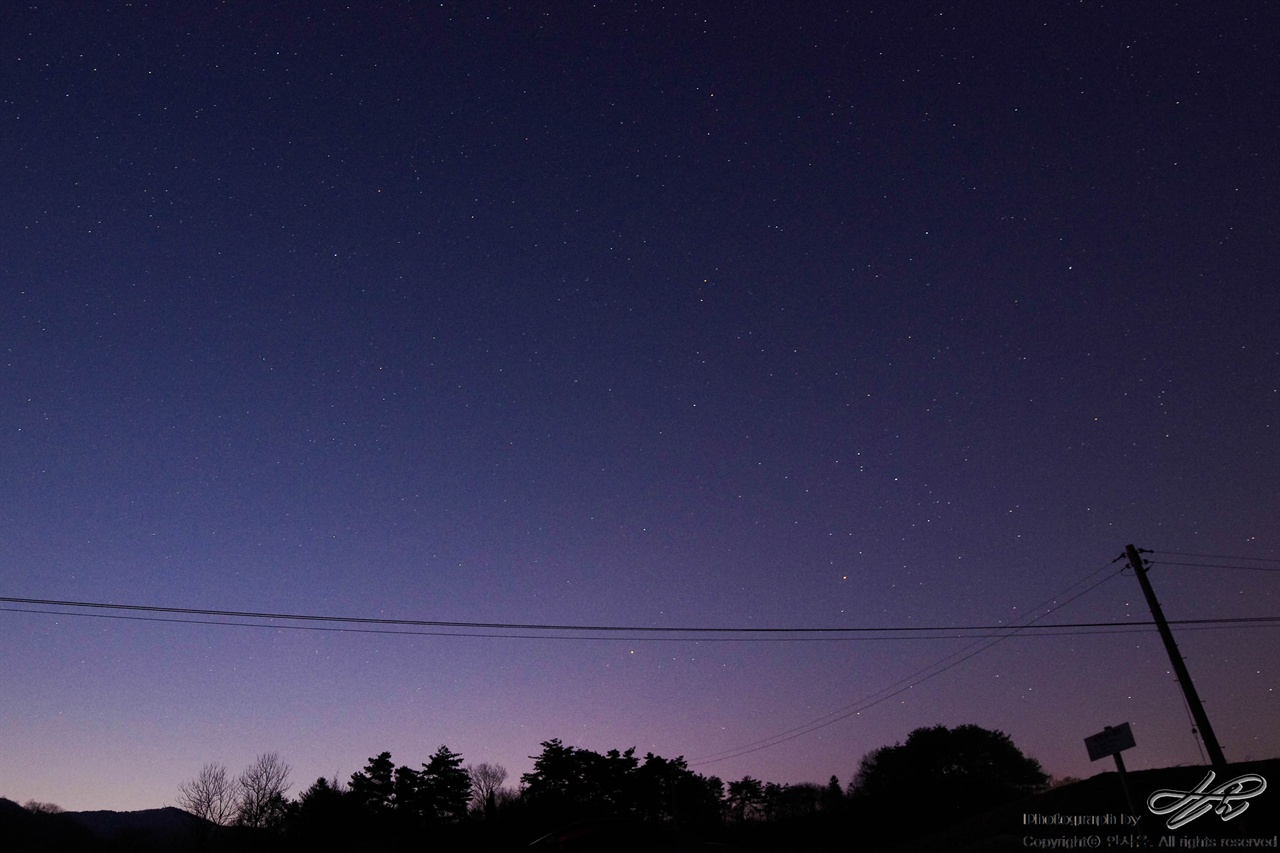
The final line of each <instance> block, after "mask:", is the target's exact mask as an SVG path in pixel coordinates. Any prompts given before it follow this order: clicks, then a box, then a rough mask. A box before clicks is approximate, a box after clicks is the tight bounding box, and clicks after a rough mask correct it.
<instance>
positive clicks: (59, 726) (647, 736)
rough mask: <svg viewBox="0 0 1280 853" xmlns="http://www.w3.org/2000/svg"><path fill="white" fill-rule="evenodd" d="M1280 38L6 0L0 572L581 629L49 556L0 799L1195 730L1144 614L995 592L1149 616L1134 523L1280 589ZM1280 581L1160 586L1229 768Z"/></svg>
mask: <svg viewBox="0 0 1280 853" xmlns="http://www.w3.org/2000/svg"><path fill="white" fill-rule="evenodd" d="M1277 56H1280V6H1277V5H1275V4H1272V3H1265V2H1257V3H1245V2H1221V3H1200V4H1197V3H1192V4H1186V3H1173V2H1162V3H1134V2H1118V3H1098V2H1088V3H1066V2H1061V3H1024V2H989V3H934V2H920V3H912V4H906V3H891V4H883V5H878V4H877V5H860V4H858V5H847V4H838V3H816V2H815V3H802V2H795V3H699V2H687V3H686V2H681V3H676V4H670V5H665V6H664V5H661V4H658V3H600V4H594V5H591V4H586V3H576V4H571V3H555V4H542V3H515V4H506V3H462V2H458V3H452V2H450V3H444V4H426V3H408V2H388V3H379V4H374V3H361V2H356V3H351V4H333V3H301V2H299V3H291V4H263V3H255V2H232V3H212V2H210V3H167V2H164V3H161V2H136V3H124V2H102V3H96V2H95V3H90V2H61V3H44V2H32V3H24V4H18V3H11V4H7V5H6V7H5V8H4V10H3V11H0V73H2V76H0V401H2V402H0V433H2V439H3V440H2V441H0V596H3V597H6V598H8V599H44V600H56V601H77V602H88V603H110V604H131V605H145V606H154V607H170V608H188V609H205V610H228V611H249V612H263V613H276V614H298V615H326V616H350V617H363V618H369V619H388V620H419V621H430V622H457V623H485V624H490V623H491V624H497V625H525V626H543V625H558V626H592V630H574V631H565V630H560V631H547V630H543V629H541V628H538V627H525V628H491V627H465V626H464V627H445V626H406V625H395V624H374V623H319V622H297V621H287V620H282V619H275V620H261V619H254V618H250V617H236V618H230V617H213V616H207V615H199V614H185V615H184V614H174V613H158V612H154V611H119V610H104V609H100V608H85V607H74V608H70V607H61V606H54V605H37V604H31V603H20V602H14V601H12V600H10V601H7V602H4V603H2V604H0V606H2V607H3V608H4V609H3V610H0V649H2V650H3V651H0V684H2V685H3V688H2V693H3V700H2V701H0V753H3V761H2V762H0V796H5V797H9V798H10V799H14V800H17V801H19V802H24V801H26V800H29V799H37V800H43V801H51V802H55V803H58V804H60V805H62V806H63V807H65V808H68V809H141V808H154V807H159V806H162V805H166V804H171V803H173V802H174V800H175V799H176V797H177V794H178V785H179V784H180V783H182V782H183V781H185V780H187V779H190V778H192V777H193V776H195V774H196V773H197V772H198V771H199V769H200V767H201V766H202V765H203V764H205V763H207V762H221V763H224V764H226V765H227V766H228V767H229V768H230V769H231V770H232V771H233V772H238V771H239V770H240V769H241V768H243V767H244V766H245V765H247V764H248V763H249V762H250V761H251V760H252V759H253V758H254V757H255V756H256V755H258V754H260V753H263V752H268V751H276V752H278V753H279V754H280V755H281V757H282V758H283V759H284V760H286V761H287V762H289V763H290V764H291V765H292V766H293V768H294V775H293V780H294V793H297V792H298V791H300V790H301V789H303V788H305V787H306V786H307V785H308V784H310V782H311V781H313V780H314V779H315V778H316V777H318V776H321V775H323V776H333V775H334V774H335V773H336V774H337V775H338V776H339V777H340V778H343V779H345V778H347V777H348V776H349V775H350V774H351V773H352V772H353V771H355V770H358V769H360V768H361V767H362V766H363V765H364V764H365V762H366V761H367V759H368V758H369V757H370V756H372V755H376V754H377V753H379V752H381V751H384V750H389V751H390V752H391V753H392V757H393V759H394V760H395V761H396V762H397V763H399V764H409V765H411V766H417V765H418V764H420V763H422V762H424V761H426V760H427V758H428V757H429V756H430V754H431V753H432V752H434V751H435V749H436V748H437V747H438V746H440V745H441V744H446V745H448V746H449V747H450V748H451V749H453V750H454V751H456V752H459V753H461V754H462V756H463V759H464V761H465V762H467V763H480V762H496V763H500V764H502V765H504V766H505V767H506V768H507V769H508V770H509V771H510V774H511V776H510V778H509V780H508V782H509V783H514V782H515V781H516V780H517V779H518V776H519V775H520V774H521V773H523V772H527V771H528V770H530V769H531V767H532V761H531V760H530V759H529V756H531V755H535V754H537V753H538V752H539V751H540V747H539V744H540V742H542V741H545V740H548V739H550V738H560V739H561V740H563V741H564V742H565V743H567V744H571V745H574V746H579V747H583V748H588V749H594V750H598V751H604V750H608V749H613V748H618V749H625V748H627V747H629V746H636V747H637V750H638V752H639V753H640V754H641V755H643V754H644V753H645V752H648V751H653V752H655V753H657V754H659V755H662V756H665V757H675V756H677V755H683V756H684V757H685V758H687V759H688V760H689V761H690V763H691V765H692V766H693V769H695V770H697V771H698V772H701V773H704V774H708V775H710V774H714V775H717V776H720V777H722V778H724V779H725V780H732V779H739V778H741V777H742V776H744V775H747V774H750V775H752V776H754V777H756V778H758V779H764V780H766V781H773V782H780V783H793V782H805V781H813V782H818V783H825V782H826V780H827V779H828V778H829V777H830V776H831V775H833V774H834V775H837V776H838V777H839V778H840V781H841V782H842V783H847V782H848V781H849V779H850V777H851V776H852V774H853V773H854V771H855V770H856V769H857V764H858V761H859V759H860V758H861V757H862V756H863V755H864V754H865V753H866V752H868V751H870V750H872V749H875V748H877V747H879V746H883V745H885V744H890V743H893V742H895V741H900V740H903V739H905V737H906V735H907V734H908V733H909V732H910V731H911V730H912V729H913V728H916V727H919V726H925V725H934V724H938V723H942V724H946V725H949V726H953V725H959V724H964V723H976V724H978V725H981V726H984V727H987V728H994V729H999V730H1001V731H1004V732H1005V733H1007V734H1009V735H1010V736H1011V737H1012V738H1013V740H1014V742H1015V743H1016V744H1017V745H1018V746H1020V747H1021V748H1022V749H1024V750H1025V751H1026V752H1028V753H1029V754H1030V755H1032V756H1033V757H1035V758H1037V759H1039V760H1040V761H1041V762H1042V764H1043V765H1044V767H1045V770H1046V771H1047V772H1049V773H1051V774H1054V775H1056V776H1065V775H1073V776H1089V775H1092V774H1094V773H1097V772H1101V771H1104V770H1110V769H1113V766H1112V765H1111V763H1110V762H1109V761H1100V762H1098V763H1096V764H1093V763H1090V761H1089V759H1088V755H1087V753H1086V751H1085V748H1084V744H1083V739H1084V738H1085V737H1086V736H1088V735H1091V734H1093V733H1095V732H1097V731H1099V730H1101V729H1102V727H1103V726H1105V725H1114V724H1117V723H1121V722H1125V721H1129V722H1130V723H1131V725H1132V728H1133V732H1134V736H1135V739H1136V741H1137V746H1136V747H1135V748H1134V749H1132V750H1130V751H1129V752H1127V753H1126V754H1125V759H1126V762H1127V764H1128V766H1129V768H1130V769H1142V768H1146V767H1157V766H1166V765H1170V764H1179V763H1198V762H1200V761H1201V760H1202V759H1201V752H1200V747H1199V746H1198V742H1197V740H1196V738H1195V736H1194V735H1193V734H1192V731H1191V722H1190V720H1189V717H1188V714H1187V711H1186V708H1185V707H1184V705H1183V700H1182V697H1181V693H1180V691H1179V689H1178V686H1177V683H1176V681H1175V680H1174V677H1173V675H1172V674H1171V667H1170V664H1169V659H1168V656H1167V655H1166V653H1165V650H1164V648H1163V646H1162V645H1161V643H1160V640H1159V637H1158V635H1157V634H1156V633H1155V632H1154V630H1152V629H1151V628H1150V627H1148V626H1137V627H1136V628H1133V627H1131V628H1127V629H1122V628H1099V627H1092V628H1084V629H1081V628H1074V629H1071V628H1060V629H1054V630H1052V631H1025V632H1023V633H1021V634H1017V635H1012V636H1010V635H1009V634H1008V633H1007V632H1004V633H1001V632H999V631H993V630H990V628H991V626H1001V625H1015V624H1016V625H1021V624H1025V623H1027V622H1028V621H1029V620H1031V619H1035V618H1037V617H1040V624H1078V623H1090V624H1094V623H1105V624H1109V623H1143V622H1147V621H1148V620H1149V619H1150V613H1149V611H1148V610H1147V607H1146V604H1145V602H1144V600H1143V598H1142V594H1141V591H1140V589H1139V586H1138V582H1137V580H1136V579H1135V578H1134V576H1133V574H1132V572H1131V571H1123V572H1122V571H1121V570H1122V568H1123V567H1124V562H1123V561H1121V562H1118V563H1113V562H1112V561H1113V560H1114V559H1115V558H1116V557H1117V556H1119V555H1120V554H1121V553H1122V552H1123V550H1124V547H1125V545H1126V544H1128V543H1134V544H1135V545H1137V546H1139V547H1141V548H1146V549H1151V550H1152V551H1153V553H1152V554H1149V555H1147V556H1148V558H1149V559H1151V560H1152V562H1153V564H1154V565H1153V567H1152V569H1151V578H1152V581H1153V583H1154V585H1155V587H1156V590H1157V592H1158V593H1159V595H1160V598H1161V601H1162V603H1163V604H1164V609H1165V612H1166V614H1167V615H1168V616H1169V618H1170V619H1174V620H1188V619H1205V620H1224V619H1239V618H1244V617H1280V571H1277V570H1280V527H1278V521H1280V332H1278V321H1280V287H1278V286H1277V285H1278V283H1280V192H1278V190H1280V110H1278V109H1277V104H1280V65H1278V64H1277V59H1276V57H1277ZM1192 555H1194V556H1192ZM1179 563H1183V564H1185V563H1196V564H1197V565H1179ZM1054 608H1057V609H1054ZM21 611H38V612H21ZM1050 611H1052V612H1050ZM77 614H78V615H77ZM123 617H128V618H123ZM162 619H168V620H186V621H157V620H162ZM199 621H206V622H208V621H221V622H240V623H245V624H244V625H243V626H234V625H207V624H191V623H192V622H199ZM1277 624H1280V622H1277V621H1274V620H1273V621H1271V622H1269V623H1261V624H1252V625H1241V624H1239V623H1236V624H1224V623H1222V622H1211V623H1202V624H1199V625H1183V626H1179V627H1176V628H1175V631H1176V634H1177V637H1178V641H1179V643H1180V645H1181V649H1182V652H1183V654H1184V656H1185V657H1186V659H1187V663H1188V667H1189V669H1190V671H1191V674H1192V676H1193V677H1194V678H1195V680H1196V684H1197V687H1198V688H1199V690H1200V694H1201V696H1202V697H1203V698H1204V700H1205V706H1206V709H1207V711H1208V714H1209V717H1210V719H1211V720H1212V721H1213V724H1214V727H1215V729H1216V732H1217V736H1218V739H1219V741H1221V743H1222V745H1223V748H1224V750H1225V752H1226V754H1227V757H1228V759H1231V760H1244V759H1248V758H1268V757H1275V756H1277V755H1280V693H1278V692H1277V691H1278V690H1280V643H1278V642H1277V639H1278V638H1277V632H1276V627H1277ZM965 626H987V630H982V631H977V632H962V631H957V630H949V631H947V630H937V631H909V630H904V629H913V628H914V629H920V628H938V629H943V628H951V629H954V628H959V627H965ZM319 628H324V629H326V630H313V629H319ZM613 628H626V629H630V630H624V631H614V630H608V629H613ZM649 628H670V629H675V628H686V629H687V628H718V629H746V628H755V629H759V628H788V629H820V628H821V629H830V628H888V629H895V630H894V631H892V632H888V633H884V634H875V633H847V634H831V633H827V634H819V633H809V632H796V633H789V634H761V633H746V632H737V633H730V632H724V633H702V634H697V633H691V632H677V631H670V632H647V631H642V630H640V629H649ZM343 629H346V630H343ZM353 629H358V630H353ZM375 631H408V632H416V633H411V634H410V635H408V636H393V635H390V634H388V633H375ZM450 634H453V635H455V636H448V635H450ZM457 635H462V636H457ZM1001 637H1004V639H1003V640H1001V641H1000V642H994V641H995V640H998V639H1000V638H1001ZM984 638H985V639H984ZM926 676H929V677H926ZM877 700H879V701H877ZM818 723H828V724H827V725H823V726H821V727H818V728H814V726H815V724H818ZM807 729H812V730H811V731H807V733H805V732H806V730H807ZM791 735H799V736H796V737H791ZM782 737H790V739H789V740H784V741H781V742H778V743H775V742H777V741H779V740H780V739H781V738H782ZM771 743H775V745H772V746H770V745H769V744H771ZM758 747H764V748H758Z"/></svg>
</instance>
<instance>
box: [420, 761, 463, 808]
mask: <svg viewBox="0 0 1280 853" xmlns="http://www.w3.org/2000/svg"><path fill="white" fill-rule="evenodd" d="M418 778H419V794H420V796H421V798H422V802H423V804H424V812H425V814H426V815H427V817H428V818H429V819H432V820H445V821H457V820H461V819H462V818H464V817H466V815H467V803H468V802H470V800H471V777H470V776H469V775H467V771H466V770H464V769H462V756H461V755H459V754H458V753H456V752H453V751H451V750H450V749H449V747H447V746H444V745H441V747H440V748H439V749H437V750H436V751H435V754H434V755H432V756H431V758H430V760H428V761H427V763H426V764H424V765H422V773H421V774H419V777H418Z"/></svg>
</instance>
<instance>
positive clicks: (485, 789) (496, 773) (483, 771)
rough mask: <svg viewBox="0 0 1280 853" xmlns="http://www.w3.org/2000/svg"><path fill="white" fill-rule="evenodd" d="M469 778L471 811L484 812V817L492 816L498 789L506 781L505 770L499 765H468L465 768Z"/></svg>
mask: <svg viewBox="0 0 1280 853" xmlns="http://www.w3.org/2000/svg"><path fill="white" fill-rule="evenodd" d="M464 769H465V770H466V771H467V776H469V777H471V809H472V811H481V810H483V811H484V814H485V816H486V817H488V816H491V815H492V814H493V810H494V808H495V807H496V805H497V797H498V789H499V788H501V787H502V783H503V782H505V781H507V768H505V767H503V766H502V765H501V764H475V765H471V764H468V765H467V766H466V767H465V768H464Z"/></svg>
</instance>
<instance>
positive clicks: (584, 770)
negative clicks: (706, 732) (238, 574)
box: [177, 739, 847, 850]
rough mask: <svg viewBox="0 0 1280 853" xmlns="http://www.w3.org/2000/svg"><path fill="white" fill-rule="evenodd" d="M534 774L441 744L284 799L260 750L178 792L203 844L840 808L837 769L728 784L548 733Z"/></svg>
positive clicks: (758, 818) (389, 838)
mask: <svg viewBox="0 0 1280 853" xmlns="http://www.w3.org/2000/svg"><path fill="white" fill-rule="evenodd" d="M541 747H542V751H541V753H540V754H539V755H536V756H532V758H533V759H534V764H533V770H532V771H530V772H529V773H526V774H524V775H523V776H521V777H520V779H519V785H518V787H514V788H513V787H508V786H505V785H504V783H505V782H506V780H507V771H506V769H505V768H503V767H501V766H500V765H496V764H479V765H474V766H472V765H465V766H464V764H463V759H462V756H460V755H459V754H458V753H455V752H453V751H452V750H450V749H449V748H448V747H447V746H443V745H442V746H441V747H440V748H439V749H437V750H436V752H435V753H434V754H432V755H431V756H430V757H429V758H428V760H427V761H426V762H424V763H422V764H421V765H420V766H418V767H413V766H409V765H403V764H397V763H396V762H395V761H394V760H393V759H392V756H391V754H390V753H389V752H383V753H380V754H378V755H376V756H373V757H372V758H370V759H369V760H368V763H367V764H366V765H365V766H364V767H363V768H362V769H360V770H358V771H356V772H355V773H353V774H352V775H351V777H350V778H349V779H347V780H345V781H344V780H340V779H338V778H332V779H326V778H319V779H316V780H315V781H314V782H313V783H312V784H311V785H310V786H308V787H307V788H306V789H305V790H303V791H302V792H301V794H299V795H298V797H297V798H296V799H290V797H289V796H288V792H289V790H290V787H291V786H290V782H289V775H290V774H289V768H288V766H287V765H286V764H285V763H284V762H283V761H281V759H280V758H279V756H277V755H276V754H274V753H269V754H266V755H263V756H260V757H259V758H258V759H257V760H256V761H255V762H254V763H253V764H252V765H250V767H248V768H247V769H246V770H245V771H244V772H243V773H241V774H240V775H239V776H232V775H231V774H229V773H228V772H227V770H226V768H225V767H223V766H222V765H218V764H209V765H206V766H205V767H204V768H203V769H202V770H201V771H200V773H199V774H198V775H197V776H196V777H195V778H194V779H192V780H190V781H188V782H186V783H184V784H183V785H182V786H181V787H180V790H179V796H178V799H177V804H178V806H180V807H181V808H182V809H184V810H185V811H187V812H189V813H191V814H192V815H193V817H194V819H193V841H194V842H195V845H196V846H197V847H200V848H205V849H229V848H232V847H234V848H236V849H243V848H245V847H246V846H252V847H256V848H258V849H272V850H275V849H279V850H338V849H348V848H350V847H351V845H353V844H369V843H379V844H409V843H419V842H422V841H424V840H429V841H430V842H431V846H432V847H433V848H436V849H446V850H447V849H450V848H451V847H458V848H462V847H466V848H468V849H476V848H477V847H480V848H481V849H514V848H516V847H520V846H523V845H526V844H528V843H529V841H531V840H532V839H533V838H536V837H537V836H538V835H541V834H543V833H546V832H550V831H552V830H555V829H558V828H560V827H561V826H563V825H566V824H569V823H572V822H575V821H581V820H591V819H598V818H625V819H633V820H637V821H642V822H645V823H650V824H664V825H670V826H676V827H681V828H683V829H686V830H689V831H692V832H694V833H695V834H696V835H697V836H698V837H701V838H717V839H722V840H723V839H725V838H728V837H731V836H733V835H734V834H735V833H734V830H733V825H735V824H753V825H759V824H760V823H763V822H777V821H795V820H798V819H801V818H804V817H806V816H812V815H815V814H818V813H819V812H827V813H830V814H835V813H836V812H838V811H840V810H842V809H843V808H844V806H845V804H846V800H847V797H846V794H845V792H844V791H843V790H842V789H841V787H840V782H839V780H838V779H837V778H836V777H834V776H833V777H832V778H831V779H830V781H829V782H828V784H827V785H826V786H825V787H823V786H819V785H816V784H808V783H806V784H799V785H780V784H776V783H772V782H768V783H766V782H762V781H760V780H757V779H754V778H752V777H750V776H746V777H744V778H742V779H740V780H737V781H734V782H729V783H728V784H726V783H725V782H724V781H723V780H721V779H720V778H719V777H717V776H704V775H702V774H700V773H697V772H694V771H693V770H691V769H690V768H689V766H688V763H687V762H686V761H685V759H684V758H683V757H676V758H671V759H668V758H664V757H662V756H660V755H655V754H654V753H652V752H649V753H646V754H645V755H644V756H643V757H641V756H639V755H637V754H636V750H635V748H634V747H633V748H631V749H627V750H622V751H620V750H616V749H615V750H609V751H607V752H604V753H599V752H595V751H593V750H589V749H582V748H579V747H574V746H568V745H566V744H564V743H563V742H561V741H560V740H559V739H553V740H549V741H545V742H543V743H542V744H541Z"/></svg>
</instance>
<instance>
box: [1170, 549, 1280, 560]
mask: <svg viewBox="0 0 1280 853" xmlns="http://www.w3.org/2000/svg"><path fill="white" fill-rule="evenodd" d="M1144 553H1147V554H1169V555H1172V556H1174V557H1203V558H1205V559H1209V560H1239V561H1241V562H1245V563H1280V559H1276V558H1273V557H1241V556H1240V555H1238V554H1197V553H1193V552H1191V551H1159V550H1154V549H1147V550H1146V551H1145V552H1144Z"/></svg>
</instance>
